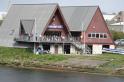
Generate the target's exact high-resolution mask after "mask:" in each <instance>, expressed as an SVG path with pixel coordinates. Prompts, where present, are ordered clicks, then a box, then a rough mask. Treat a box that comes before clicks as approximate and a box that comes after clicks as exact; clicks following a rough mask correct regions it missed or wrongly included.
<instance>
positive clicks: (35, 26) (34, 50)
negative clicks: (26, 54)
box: [33, 18, 36, 54]
mask: <svg viewBox="0 0 124 82" xmlns="http://www.w3.org/2000/svg"><path fill="white" fill-rule="evenodd" d="M34 22H35V23H34V40H33V42H34V50H33V52H34V54H36V44H35V42H36V18H35V21H34Z"/></svg>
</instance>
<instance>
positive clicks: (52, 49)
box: [50, 45, 55, 54]
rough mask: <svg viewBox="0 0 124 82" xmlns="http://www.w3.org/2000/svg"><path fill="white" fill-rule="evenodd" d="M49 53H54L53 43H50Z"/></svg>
mask: <svg viewBox="0 0 124 82" xmlns="http://www.w3.org/2000/svg"><path fill="white" fill-rule="evenodd" d="M50 53H51V54H54V53H55V46H54V45H50Z"/></svg>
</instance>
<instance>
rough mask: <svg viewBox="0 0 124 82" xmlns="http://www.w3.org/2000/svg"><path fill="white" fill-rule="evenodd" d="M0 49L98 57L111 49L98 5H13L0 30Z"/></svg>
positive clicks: (106, 28) (110, 41) (111, 43)
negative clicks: (39, 50) (88, 54)
mask: <svg viewBox="0 0 124 82" xmlns="http://www.w3.org/2000/svg"><path fill="white" fill-rule="evenodd" d="M0 46H7V47H22V48H24V47H29V48H32V49H33V48H34V52H35V50H36V49H37V48H38V47H39V46H40V47H42V48H43V50H47V51H49V52H50V53H52V54H63V53H64V54H80V53H82V52H84V53H90V54H91V53H92V54H102V48H104V47H106V48H114V47H115V45H114V42H113V40H112V38H111V35H110V32H109V30H108V27H107V25H106V23H105V21H104V18H103V16H102V13H101V11H100V8H99V7H98V6H62V7H59V5H58V4H30V5H29V4H13V5H12V6H11V8H10V10H9V12H8V14H7V16H6V18H5V20H4V22H3V24H2V27H1V28H0Z"/></svg>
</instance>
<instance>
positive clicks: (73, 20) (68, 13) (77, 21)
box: [61, 6, 98, 31]
mask: <svg viewBox="0 0 124 82" xmlns="http://www.w3.org/2000/svg"><path fill="white" fill-rule="evenodd" d="M97 8H98V6H62V7H61V10H62V13H63V15H64V17H65V20H66V22H67V24H68V26H69V28H70V31H86V29H87V27H88V25H89V24H90V22H91V20H92V18H93V16H94V14H95V12H96V10H97ZM82 27H83V28H82Z"/></svg>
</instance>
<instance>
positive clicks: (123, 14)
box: [107, 11, 124, 32]
mask: <svg viewBox="0 0 124 82" xmlns="http://www.w3.org/2000/svg"><path fill="white" fill-rule="evenodd" d="M107 23H108V27H109V29H110V30H113V31H117V32H124V11H120V12H119V13H118V14H117V15H115V16H114V17H113V18H112V19H111V20H110V21H109V22H107Z"/></svg>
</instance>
